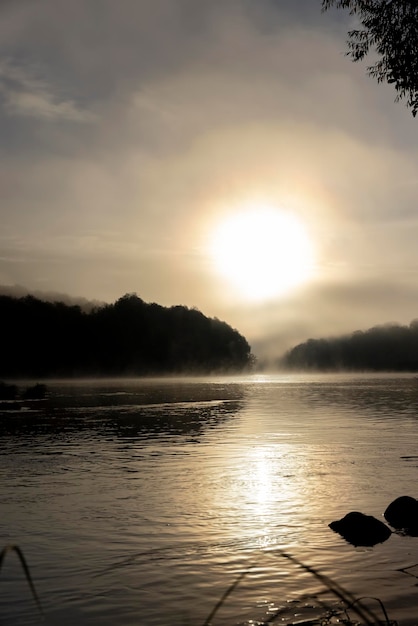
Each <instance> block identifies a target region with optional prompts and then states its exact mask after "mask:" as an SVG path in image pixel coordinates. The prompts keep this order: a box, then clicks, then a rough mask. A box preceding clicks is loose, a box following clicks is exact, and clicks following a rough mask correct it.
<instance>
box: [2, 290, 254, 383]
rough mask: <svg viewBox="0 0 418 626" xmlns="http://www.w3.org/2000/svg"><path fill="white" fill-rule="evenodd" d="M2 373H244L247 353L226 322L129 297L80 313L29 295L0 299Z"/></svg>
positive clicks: (16, 375)
mask: <svg viewBox="0 0 418 626" xmlns="http://www.w3.org/2000/svg"><path fill="white" fill-rule="evenodd" d="M0 317H1V320H2V341H1V355H2V358H1V360H0V377H2V378H22V377H31V378H32V377H35V378H40V377H48V376H49V377H51V376H56V377H65V376H126V375H133V376H136V375H154V374H172V373H198V374H203V373H212V372H222V373H227V372H233V371H242V370H246V369H248V368H250V367H251V365H252V362H253V359H254V357H253V355H252V354H251V348H250V346H249V345H248V343H247V341H246V339H245V338H244V337H243V336H242V335H241V334H240V333H239V332H238V331H237V330H235V329H233V328H231V327H230V326H229V325H228V324H226V323H225V322H222V321H220V320H218V319H216V318H208V317H206V316H205V315H203V313H201V312H200V311H198V310H196V309H189V308H187V307H185V306H173V307H170V308H167V307H163V306H160V305H158V304H154V303H152V304H148V303H145V302H144V301H143V300H141V298H139V297H138V296H136V295H132V294H127V295H125V296H123V297H122V298H120V299H119V300H117V301H116V302H115V303H114V304H107V305H104V306H101V307H98V308H94V309H93V310H92V311H90V312H86V311H82V310H81V308H80V307H79V306H68V305H66V304H63V303H62V302H44V301H42V300H39V299H37V298H34V297H33V296H26V297H24V298H12V297H9V296H0Z"/></svg>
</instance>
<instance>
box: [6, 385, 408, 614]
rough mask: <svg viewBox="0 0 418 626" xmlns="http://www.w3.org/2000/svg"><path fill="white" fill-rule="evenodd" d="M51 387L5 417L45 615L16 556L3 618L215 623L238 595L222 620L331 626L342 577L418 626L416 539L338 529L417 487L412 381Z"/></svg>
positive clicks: (19, 525) (14, 519)
mask: <svg viewBox="0 0 418 626" xmlns="http://www.w3.org/2000/svg"><path fill="white" fill-rule="evenodd" d="M47 385H48V390H49V393H48V398H47V400H46V401H43V400H40V401H32V402H29V403H26V404H25V406H24V407H22V409H21V410H20V411H16V410H15V411H7V410H5V409H4V408H3V410H1V412H0V477H1V480H0V506H1V508H0V511H1V515H0V547H2V546H5V545H7V544H16V545H18V546H19V547H20V548H21V550H22V551H23V554H24V556H25V558H26V560H27V563H28V565H29V568H30V571H31V574H32V577H33V580H34V583H35V587H36V589H37V592H38V595H39V597H40V601H41V604H42V607H43V611H44V614H45V619H44V621H42V619H41V617H40V615H39V613H38V610H37V608H36V605H35V602H34V599H33V597H32V595H31V592H30V589H29V586H28V584H27V581H26V579H25V576H24V573H23V570H22V567H21V566H20V563H19V560H18V558H17V555H16V554H15V553H13V552H8V553H7V554H6V556H5V558H4V562H3V566H2V569H1V571H0V624H1V625H2V626H8V625H13V626H20V625H22V626H27V625H29V624H40V623H46V624H50V625H53V626H66V625H70V624H71V625H74V624H77V626H99V625H100V626H110V625H112V626H114V625H115V624H117V625H118V626H131V625H132V626H133V625H136V626H139V625H141V626H189V625H190V626H203V624H205V621H206V620H207V618H208V616H209V615H210V614H211V612H212V611H213V610H214V609H215V607H217V604H218V602H219V601H220V599H221V598H222V596H223V594H225V593H226V592H229V593H228V594H227V597H225V598H224V600H223V601H222V602H221V603H220V605H219V607H217V611H216V614H215V615H214V616H213V618H211V619H210V620H209V621H210V623H211V624H212V626H236V625H242V626H243V625H245V626H250V625H252V626H255V625H257V624H265V623H272V624H279V623H280V624H290V623H292V624H295V623H300V622H304V621H309V620H313V619H319V620H320V619H323V620H325V619H327V620H331V621H332V620H333V619H334V618H331V617H330V615H332V614H333V612H334V611H335V612H336V613H339V612H340V611H341V609H342V605H343V604H344V603H341V602H340V601H339V600H338V598H337V597H336V596H335V594H334V593H333V592H332V591H331V590H330V589H329V580H331V581H334V583H337V584H338V585H340V586H341V587H342V588H343V590H345V591H347V592H349V593H352V594H353V595H354V596H355V598H359V597H364V596H367V597H374V598H379V599H380V600H381V601H382V602H383V604H384V607H385V608H386V611H387V613H388V615H389V617H390V619H392V620H397V621H398V622H399V624H401V625H402V626H412V624H416V623H418V587H417V583H418V538H417V537H405V536H401V535H400V534H397V533H394V534H393V535H392V536H391V537H390V538H389V540H388V541H386V542H385V543H383V544H378V545H376V546H374V547H373V548H364V547H357V548H356V547H353V546H352V545H351V544H348V543H347V542H346V541H344V539H342V538H341V537H340V536H339V535H338V534H336V533H334V532H333V531H332V530H331V529H330V528H329V527H328V524H329V523H330V522H331V521H333V520H336V519H339V518H341V517H342V516H344V515H345V514H346V513H348V512H349V511H353V510H357V511H362V512H363V513H366V514H369V515H374V516H375V517H378V518H379V519H383V518H382V513H383V511H384V510H385V508H386V507H387V506H388V504H389V503H390V502H391V501H392V500H394V499H395V498H396V497H398V496H400V495H410V496H414V497H416V496H418V487H417V485H418V481H417V478H418V446H417V443H418V382H417V379H416V378H415V377H414V376H411V375H389V374H385V375H363V374H362V375H354V374H350V375H348V374H332V375H320V374H316V375H314V374H312V375H311V374H310V375H302V374H297V375H278V374H277V375H271V376H270V375H252V376H247V377H236V378H234V377H230V378H190V379H186V378H183V379H180V378H177V379H143V380H138V379H137V380H112V381H109V380H101V381H51V382H47ZM293 559H295V560H296V561H297V562H296V561H294V560H293ZM307 567H309V568H313V571H308V570H307ZM406 568H409V569H406ZM315 572H317V573H320V574H322V575H324V576H326V577H328V578H327V580H326V581H324V580H321V579H319V578H318V577H317V576H315ZM328 579H329V580H328ZM234 583H235V587H233V585H234ZM363 602H365V603H366V604H367V606H370V607H371V609H373V611H375V612H376V614H378V615H379V617H380V616H381V618H382V619H383V615H382V613H381V611H380V607H379V603H378V602H377V601H375V600H365V601H363ZM348 617H349V618H350V619H351V618H352V619H353V621H355V620H356V619H358V618H357V616H356V615H355V614H353V613H348Z"/></svg>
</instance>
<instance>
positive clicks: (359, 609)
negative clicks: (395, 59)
mask: <svg viewBox="0 0 418 626" xmlns="http://www.w3.org/2000/svg"><path fill="white" fill-rule="evenodd" d="M9 552H14V553H15V554H16V555H17V557H18V558H19V561H20V564H21V566H22V569H23V572H24V575H25V578H26V581H27V583H28V585H29V588H30V591H31V594H32V597H33V599H34V602H35V604H36V607H37V610H38V611H39V614H40V616H41V617H42V618H44V613H43V610H42V605H41V601H40V599H39V596H38V594H37V592H36V588H35V585H34V582H33V579H32V576H31V574H30V571H29V566H28V564H27V562H26V559H25V557H24V555H23V552H22V550H21V549H20V548H19V546H17V545H7V546H6V547H5V548H3V550H2V551H1V553H0V571H1V567H2V564H3V561H4V559H5V556H6V554H7V553H9ZM275 552H276V551H275ZM277 552H278V555H279V556H280V557H282V558H284V559H287V560H288V561H290V562H291V563H293V564H294V565H295V566H296V567H298V568H301V569H303V570H305V571H306V572H308V573H309V574H311V575H312V576H313V577H314V578H316V580H318V581H319V582H320V583H321V584H322V585H323V586H324V588H325V590H327V591H328V592H330V593H331V594H332V595H333V596H334V597H335V598H336V599H337V600H338V601H339V602H340V603H341V610H340V611H338V612H337V611H336V610H335V608H331V607H330V606H329V605H327V604H326V603H325V602H323V601H321V600H318V604H319V605H320V607H321V609H323V610H325V616H323V617H321V618H318V619H311V620H306V621H304V622H300V621H299V622H298V626H327V624H330V623H331V621H332V619H333V618H335V616H336V615H337V613H338V622H340V623H343V624H345V625H346V626H355V625H357V624H362V625H365V626H371V625H374V626H376V625H379V626H382V625H385V626H397V622H396V621H394V620H390V619H389V616H388V614H387V611H386V609H385V606H384V604H383V602H382V601H381V600H380V599H379V598H371V597H361V598H356V597H355V596H353V594H352V593H351V592H349V591H347V590H346V589H344V587H342V586H341V585H339V584H338V583H337V582H335V581H334V580H332V579H330V578H329V577H328V576H325V575H324V574H321V573H320V572H318V571H317V570H316V569H314V568H313V567H310V566H309V565H307V564H306V563H303V562H302V561H300V560H299V559H297V558H296V557H294V556H293V555H291V554H289V553H287V552H284V551H282V550H278V551H277ZM253 567H254V566H252V567H249V568H248V569H246V570H245V571H244V572H241V574H239V576H238V577H237V578H236V579H235V580H234V581H233V583H232V584H231V585H230V586H229V587H228V588H227V589H226V590H225V592H224V593H223V594H222V596H221V597H220V599H219V601H218V602H217V603H216V605H215V606H214V607H213V609H212V610H211V611H210V613H209V615H208V616H207V618H206V620H205V621H204V622H203V624H202V626H214V625H213V619H214V618H215V616H216V614H217V613H218V611H219V610H220V609H221V608H222V606H223V605H224V604H225V603H226V601H227V600H228V598H229V596H230V595H231V594H232V593H233V592H234V591H235V589H236V588H237V587H238V585H239V584H240V583H241V581H242V580H243V579H244V578H245V577H246V576H247V575H248V574H249V573H250V572H251V569H252V568H253ZM365 600H368V601H370V600H372V601H374V602H375V603H376V604H377V606H378V608H379V612H378V613H376V612H375V611H373V610H371V609H370V608H369V607H368V606H367V605H366V604H365ZM350 613H352V614H354V615H355V616H356V620H353V619H352V617H351V616H350ZM279 618H280V619H281V621H282V620H283V616H282V611H281V610H278V611H277V612H276V613H274V614H273V615H271V616H270V617H269V618H268V619H267V620H266V621H264V622H258V624H259V626H267V625H268V624H272V623H274V622H275V621H276V620H278V619H279Z"/></svg>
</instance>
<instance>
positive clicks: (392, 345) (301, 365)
mask: <svg viewBox="0 0 418 626" xmlns="http://www.w3.org/2000/svg"><path fill="white" fill-rule="evenodd" d="M281 365H282V366H285V367H288V368H298V369H317V370H336V369H346V370H369V371H402V372H408V371H409V372H416V371H418V320H413V321H412V322H411V323H410V325H409V326H401V325H399V324H385V325H383V326H375V327H373V328H369V329H368V330H366V331H361V330H358V331H356V332H354V333H352V334H351V335H344V336H340V337H335V338H329V339H309V340H308V341H306V342H304V343H301V344H299V345H297V346H295V347H294V348H292V349H291V350H289V351H288V352H287V353H286V354H285V355H284V357H283V359H282V361H281Z"/></svg>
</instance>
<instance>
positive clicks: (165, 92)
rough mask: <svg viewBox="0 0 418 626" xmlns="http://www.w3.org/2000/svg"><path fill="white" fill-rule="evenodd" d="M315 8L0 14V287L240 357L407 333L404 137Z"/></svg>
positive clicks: (260, 1) (416, 274) (126, 0)
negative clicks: (151, 324) (195, 337)
mask: <svg viewBox="0 0 418 626" xmlns="http://www.w3.org/2000/svg"><path fill="white" fill-rule="evenodd" d="M320 5H321V3H320V0H210V1H203V0H117V1H115V0H71V2H68V0H10V1H8V0H2V2H1V4H0V46H1V55H0V133H1V138H2V140H1V144H0V159H1V169H0V193H1V204H0V207H1V208H0V210H1V224H2V228H1V230H0V285H3V286H13V285H21V286H24V287H26V288H27V289H28V290H30V291H35V292H40V291H41V292H42V291H43V292H59V293H65V294H69V295H71V296H74V297H84V298H87V299H94V300H100V301H106V302H112V301H114V300H116V299H117V298H118V297H120V296H122V295H124V294H125V293H128V292H129V293H131V292H136V293H137V294H138V295H139V296H140V297H142V298H143V299H144V300H145V301H147V302H158V303H159V304H162V305H164V306H170V305H174V304H183V305H186V306H189V307H193V306H195V307H197V308H199V309H200V310H201V311H202V312H203V313H204V314H206V315H209V316H216V317H218V318H220V319H223V320H225V321H227V322H228V323H230V324H231V325H232V326H234V327H235V328H238V329H239V330H240V331H241V332H242V333H243V334H244V335H245V336H246V337H247V339H248V340H249V341H250V343H251V344H252V345H253V348H254V350H255V351H256V353H258V354H259V355H261V356H262V355H263V354H264V353H265V352H269V353H271V354H274V353H280V352H281V350H282V349H284V348H286V347H288V346H290V345H293V344H294V343H296V342H299V341H303V340H305V339H307V338H308V337H316V336H323V335H332V334H336V333H340V332H347V331H352V330H355V329H358V328H367V327H369V326H372V325H375V324H380V323H384V322H390V321H397V322H400V323H409V322H410V321H411V320H412V319H413V318H416V317H418V249H417V245H416V233H417V226H418V207H417V206H416V204H417V199H418V189H417V186H418V178H417V176H416V172H417V170H418V121H416V120H414V118H413V117H412V115H411V114H410V112H409V111H408V109H406V107H405V105H404V104H403V103H402V102H401V103H394V99H395V95H396V94H395V93H394V92H393V90H392V89H391V88H390V87H389V86H387V85H377V84H375V83H374V82H373V81H372V79H370V78H368V77H367V76H366V72H365V66H364V65H358V64H353V63H351V62H350V61H349V60H348V59H347V58H346V57H345V56H344V51H345V38H346V37H345V35H346V30H347V28H349V27H350V25H351V24H350V21H349V20H350V18H349V16H348V15H346V14H344V13H343V12H341V11H336V10H335V11H330V12H328V13H326V14H321V6H320ZM273 214H274V215H275V216H276V217H277V218H278V219H277V220H276V221H275V220H274V219H272V218H273ZM245 215H246V216H247V217H248V219H247V221H246V222H245V219H246V218H243V217H242V216H245ZM255 215H260V216H263V217H260V220H259V221H258V222H257V218H255V217H254V216H255ZM283 216H285V218H284V219H282V217H283ZM251 220H252V221H251ZM292 220H293V221H292ZM245 224H246V225H245ZM228 228H229V230H228ZM295 228H296V231H297V232H296V231H295ZM295 233H296V234H295ZM298 233H299V234H298ZM273 248H274V250H273ZM307 251H308V252H309V254H308V253H307ZM279 252H280V253H279ZM228 255H229V257H228ZM234 263H235V266H234ZM237 266H238V267H239V268H241V267H242V271H237ZM295 268H296V269H295ZM257 287H258V288H259V289H258V290H257ZM261 287H262V288H261Z"/></svg>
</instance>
